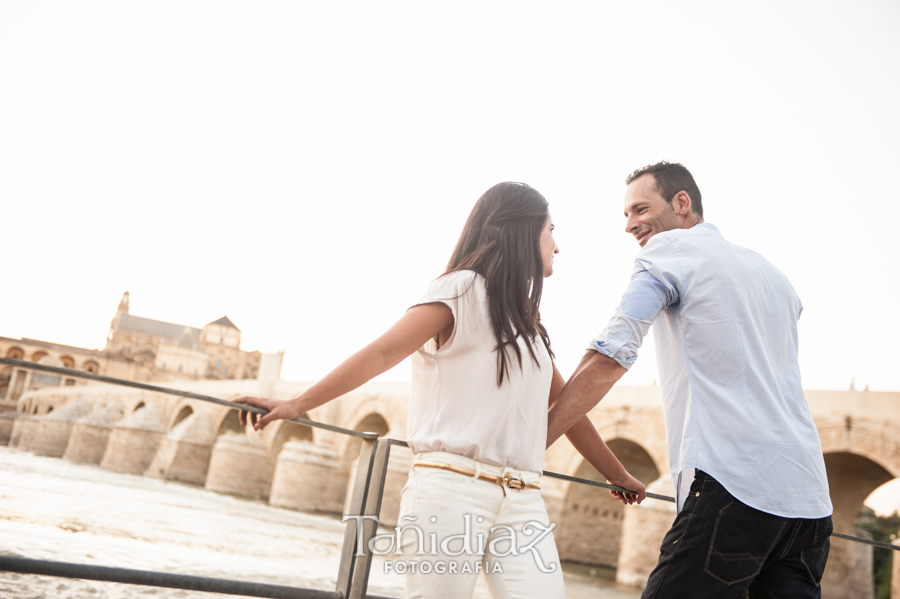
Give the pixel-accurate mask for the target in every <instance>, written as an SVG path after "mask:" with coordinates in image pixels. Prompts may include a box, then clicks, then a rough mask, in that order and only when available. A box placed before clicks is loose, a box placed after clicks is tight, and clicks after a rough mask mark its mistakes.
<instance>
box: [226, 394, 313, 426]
mask: <svg viewBox="0 0 900 599" xmlns="http://www.w3.org/2000/svg"><path fill="white" fill-rule="evenodd" d="M298 400H299V398H294V399H269V398H267V397H238V398H237V399H232V400H231V401H233V402H234V403H242V404H247V405H249V406H257V407H260V408H265V409H267V410H269V413H268V414H266V415H262V414H256V413H255V412H248V411H246V410H241V411H240V413H239V415H238V417H239V418H240V421H241V426H247V421H248V418H247V416H248V415H249V422H250V424H251V426H253V430H256V431H261V430H263V429H264V428H266V426H267V425H268V424H269V423H270V422H274V421H275V420H290V419H292V418H297V417H298V416H300V415H302V414H303V413H304V412H305V411H306V410H304V409H303V408H302V406H301V405H300V402H299V401H298Z"/></svg>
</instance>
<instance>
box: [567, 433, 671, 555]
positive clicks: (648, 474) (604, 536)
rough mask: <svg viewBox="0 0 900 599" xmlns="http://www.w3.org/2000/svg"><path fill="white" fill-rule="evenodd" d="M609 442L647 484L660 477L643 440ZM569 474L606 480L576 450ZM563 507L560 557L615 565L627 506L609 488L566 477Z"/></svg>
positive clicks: (619, 456) (619, 438) (637, 476)
mask: <svg viewBox="0 0 900 599" xmlns="http://www.w3.org/2000/svg"><path fill="white" fill-rule="evenodd" d="M605 441H606V444H607V446H608V447H609V448H610V450H611V451H612V452H613V453H614V454H615V455H616V457H617V458H618V459H619V461H621V462H622V464H623V465H624V466H625V468H626V469H627V470H628V471H629V472H630V473H631V474H632V476H634V477H635V478H637V479H638V480H639V481H641V482H642V483H643V484H644V485H649V484H650V483H651V482H653V481H654V480H656V479H657V478H659V476H660V474H661V473H660V469H659V468H658V467H657V465H656V462H655V460H654V459H653V456H651V454H650V452H649V451H647V449H646V448H645V447H644V446H643V445H642V444H641V443H640V441H638V440H635V439H631V438H627V437H616V438H607V439H605ZM572 462H573V463H572V464H570V468H567V469H566V474H568V475H569V476H576V477H578V478H585V479H587V480H592V481H597V482H606V479H605V478H603V476H601V475H600V473H599V472H597V471H596V470H594V468H593V467H592V466H591V465H590V464H589V463H588V462H587V461H586V460H584V458H582V457H581V455H580V454H578V453H574V456H573V458H572ZM563 496H564V500H563V509H562V514H561V516H560V519H559V529H558V533H557V535H556V537H557V546H558V548H559V554H560V559H563V560H566V561H574V562H581V563H587V564H598V565H602V566H607V567H611V568H615V567H616V565H617V564H618V559H619V541H620V538H621V536H622V521H623V519H624V507H625V506H623V505H622V504H621V503H620V502H619V501H617V500H615V499H613V498H612V497H610V496H609V492H608V491H607V490H606V489H602V488H598V487H593V486H589V485H584V484H581V483H574V482H569V481H566V482H565V484H564V485H563Z"/></svg>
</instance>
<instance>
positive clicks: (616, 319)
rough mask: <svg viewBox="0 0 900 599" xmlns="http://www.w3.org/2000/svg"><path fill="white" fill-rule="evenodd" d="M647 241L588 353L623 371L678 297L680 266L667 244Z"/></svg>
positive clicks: (660, 241) (662, 239)
mask: <svg viewBox="0 0 900 599" xmlns="http://www.w3.org/2000/svg"><path fill="white" fill-rule="evenodd" d="M659 237H660V239H651V240H650V242H649V243H648V244H647V246H646V247H645V248H643V249H642V250H641V252H639V253H638V256H637V258H636V259H635V261H634V271H633V272H632V275H631V283H629V285H628V289H627V290H626V291H625V294H624V295H623V296H622V301H620V302H619V306H618V307H617V308H616V311H615V314H613V317H612V318H611V319H610V321H609V324H607V325H606V328H605V329H603V332H602V333H600V334H599V335H597V336H596V337H594V339H592V340H591V343H590V345H589V346H588V349H592V350H594V351H597V352H600V353H601V354H604V355H606V356H609V357H610V358H612V359H613V360H615V361H616V362H618V363H619V365H621V366H622V367H623V368H625V369H626V370H628V369H630V368H631V366H632V365H633V364H634V362H635V360H637V355H638V348H640V346H641V343H642V342H643V341H644V337H645V336H646V335H647V331H649V330H650V325H652V324H653V321H654V320H656V317H657V316H658V315H659V313H660V312H661V311H662V310H665V309H666V308H668V307H669V306H671V305H673V304H676V303H677V302H678V301H679V298H680V296H681V272H682V269H681V264H680V260H679V258H678V256H677V254H676V253H675V252H674V251H673V250H672V247H671V245H670V243H669V242H668V240H666V239H664V238H662V236H659Z"/></svg>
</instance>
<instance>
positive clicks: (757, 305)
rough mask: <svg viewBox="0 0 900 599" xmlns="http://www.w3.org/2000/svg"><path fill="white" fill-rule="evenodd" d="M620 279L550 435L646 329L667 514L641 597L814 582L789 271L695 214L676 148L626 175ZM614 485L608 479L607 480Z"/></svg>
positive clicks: (816, 456) (820, 511)
mask: <svg viewBox="0 0 900 599" xmlns="http://www.w3.org/2000/svg"><path fill="white" fill-rule="evenodd" d="M626 184H627V188H626V193H625V217H626V218H627V222H626V225H625V230H626V232H628V233H630V234H632V235H634V237H635V239H636V240H637V242H638V244H639V245H640V246H641V250H640V251H639V252H638V255H637V258H636V259H635V263H634V271H633V274H632V277H631V283H630V284H629V286H628V289H627V291H626V292H625V295H624V296H623V298H622V301H621V303H620V304H619V307H618V308H617V309H616V312H615V314H614V316H613V317H612V319H611V320H610V322H609V324H608V325H607V327H606V329H605V330H604V331H603V333H602V334H600V335H599V336H598V337H596V338H595V339H594V340H593V341H592V342H591V345H590V348H589V350H588V352H587V354H586V355H585V356H584V358H583V359H582V360H581V363H580V364H579V366H578V368H577V370H576V372H575V374H573V375H572V378H571V379H569V382H568V383H567V384H566V386H565V388H564V389H563V391H562V392H561V393H560V395H559V398H558V399H557V401H556V403H555V404H554V405H553V407H552V409H551V410H550V421H549V432H548V444H549V443H552V442H553V441H555V440H556V439H557V438H558V437H559V436H560V435H562V434H563V433H564V432H565V431H566V430H568V428H569V427H570V426H571V424H572V423H574V422H575V421H576V419H578V418H580V417H581V416H582V415H583V414H585V413H586V412H587V411H588V410H590V409H591V408H592V407H594V406H595V405H597V403H598V402H599V401H600V400H601V399H602V398H603V396H604V395H605V394H606V393H607V392H608V391H609V389H610V388H611V387H612V386H613V384H615V382H616V381H618V380H619V378H620V377H621V376H622V375H623V374H624V373H625V371H626V370H627V369H628V368H630V367H631V365H632V364H633V363H634V361H635V359H636V358H637V350H638V348H639V347H640V345H641V341H642V340H643V338H644V336H645V335H646V334H647V331H648V329H649V328H650V325H651V324H653V323H654V321H655V322H656V327H655V340H656V347H657V360H658V363H659V377H660V386H661V389H662V397H663V407H664V412H665V421H666V436H667V440H668V453H669V469H670V472H671V474H672V478H673V482H674V483H675V489H676V498H677V502H678V509H679V512H678V515H677V517H676V518H675V522H674V524H673V525H672V528H671V529H670V530H669V532H668V533H667V534H666V536H665V538H664V539H663V543H662V548H661V551H660V558H659V562H658V563H657V565H656V568H655V569H654V570H653V573H652V574H651V575H650V578H649V580H648V582H647V587H646V588H645V589H644V594H643V597H644V598H651V597H656V598H666V599H670V598H677V597H685V598H687V597H690V598H691V599H698V598H703V597H716V598H729V597H736V598H739V597H744V596H745V593H746V592H747V590H748V589H749V596H750V597H751V598H753V597H754V596H759V597H785V598H786V597H791V598H794V597H820V596H821V590H820V588H819V581H820V580H821V577H822V572H823V571H824V569H825V561H826V559H827V557H828V549H829V536H830V534H831V530H832V524H831V513H832V507H831V500H830V498H829V494H828V480H827V478H826V474H825V462H824V459H823V457H822V448H821V445H820V443H819V436H818V433H817V431H816V427H815V425H814V423H813V419H812V414H811V413H810V410H809V406H808V405H807V403H806V400H805V398H804V397H803V390H802V389H801V386H800V369H799V366H798V363H797V319H798V318H799V317H800V311H801V310H802V307H801V305H800V300H799V299H798V298H797V296H796V294H795V293H794V290H793V288H792V287H791V285H790V283H789V282H788V280H787V278H786V277H785V276H784V275H783V274H782V273H781V272H779V271H778V270H777V269H776V268H775V267H773V266H772V265H771V264H770V263H769V262H767V261H766V260H765V259H764V258H762V257H761V256H760V255H759V254H756V253H755V252H752V251H750V250H747V249H745V248H741V247H738V246H734V245H732V244H730V243H729V242H727V241H726V240H725V239H724V238H723V237H722V235H721V234H720V233H719V231H718V229H716V227H714V226H712V225H710V224H707V223H705V222H704V221H703V208H702V205H701V202H700V190H699V189H698V188H697V184H696V183H695V182H694V178H693V177H692V176H691V174H690V172H688V170H687V169H686V168H684V167H683V166H682V165H680V164H670V163H668V162H661V163H659V164H654V165H651V166H647V167H645V168H643V169H639V170H637V171H635V172H634V173H632V174H631V175H630V176H629V177H628V179H627V180H626ZM614 494H615V493H614Z"/></svg>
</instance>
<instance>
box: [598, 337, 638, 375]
mask: <svg viewBox="0 0 900 599" xmlns="http://www.w3.org/2000/svg"><path fill="white" fill-rule="evenodd" d="M623 346H624V343H613V342H610V341H609V340H607V339H604V338H602V337H596V338H594V339H591V343H590V345H588V347H587V348H588V349H590V350H593V351H595V352H597V353H601V354H603V355H604V356H609V357H610V358H612V359H613V360H615V361H616V363H617V364H618V365H619V366H621V367H622V368H624V369H625V370H630V369H631V367H632V366H634V362H635V360H637V354H632V355H630V356H628V355H625V354H626V353H627V352H625V351H621V350H622V348H623Z"/></svg>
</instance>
